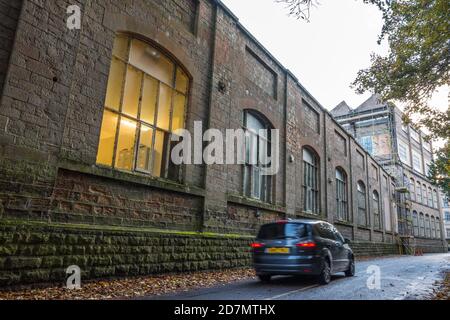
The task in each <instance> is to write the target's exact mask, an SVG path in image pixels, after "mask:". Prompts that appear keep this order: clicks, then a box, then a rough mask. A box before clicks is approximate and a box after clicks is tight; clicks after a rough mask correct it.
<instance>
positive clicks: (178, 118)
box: [172, 94, 186, 132]
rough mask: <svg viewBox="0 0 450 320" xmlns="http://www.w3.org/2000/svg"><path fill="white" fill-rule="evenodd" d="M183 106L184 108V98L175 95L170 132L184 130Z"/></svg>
mask: <svg viewBox="0 0 450 320" xmlns="http://www.w3.org/2000/svg"><path fill="white" fill-rule="evenodd" d="M185 106H186V97H185V96H183V95H181V94H176V95H175V103H174V106H173V115H172V132H173V131H175V130H177V129H182V128H184V113H185V112H184V108H185Z"/></svg>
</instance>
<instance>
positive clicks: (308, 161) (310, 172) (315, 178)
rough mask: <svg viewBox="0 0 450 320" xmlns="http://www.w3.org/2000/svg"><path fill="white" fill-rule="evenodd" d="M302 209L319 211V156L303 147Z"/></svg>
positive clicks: (312, 211)
mask: <svg viewBox="0 0 450 320" xmlns="http://www.w3.org/2000/svg"><path fill="white" fill-rule="evenodd" d="M303 194H304V199H303V209H304V211H305V212H309V213H313V214H318V213H319V210H320V209H319V157H318V156H317V155H316V153H315V152H313V151H312V150H311V149H309V148H303Z"/></svg>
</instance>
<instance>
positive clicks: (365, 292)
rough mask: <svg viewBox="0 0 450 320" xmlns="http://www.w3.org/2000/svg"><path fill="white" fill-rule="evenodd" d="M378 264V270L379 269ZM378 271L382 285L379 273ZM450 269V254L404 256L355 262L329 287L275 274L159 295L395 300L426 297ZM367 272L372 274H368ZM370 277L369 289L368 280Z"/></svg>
mask: <svg viewBox="0 0 450 320" xmlns="http://www.w3.org/2000/svg"><path fill="white" fill-rule="evenodd" d="M377 267H378V268H379V269H377ZM374 270H375V272H376V271H377V270H379V275H380V277H379V280H380V281H379V282H378V283H379V286H377V281H376V279H377V278H376V273H374ZM445 270H447V271H448V270H450V254H429V255H424V256H420V257H411V256H401V257H390V258H380V259H373V260H367V261H361V262H357V263H356V275H355V277H353V278H346V277H344V275H343V274H342V275H341V274H337V275H336V276H334V277H333V281H332V282H331V283H330V284H329V285H327V286H320V285H317V283H316V282H315V279H314V278H299V277H286V276H283V277H281V276H280V277H274V278H273V279H272V281H271V282H270V283H268V284H265V283H261V282H259V281H258V280H254V279H251V280H245V281H241V282H237V283H231V284H227V285H222V286H217V287H212V288H205V289H198V290H192V291H187V292H182V293H178V294H175V295H166V296H160V297H156V298H155V297H146V298H144V299H158V300H160V299H161V300H167V299H170V300H335V299H337V300H394V299H397V300H399V299H423V298H424V297H425V296H426V295H427V294H429V293H431V292H432V289H433V285H434V284H435V282H436V280H440V279H442V276H443V271H445ZM368 271H369V272H370V273H368ZM368 280H369V284H370V288H369V287H368V285H367V283H368Z"/></svg>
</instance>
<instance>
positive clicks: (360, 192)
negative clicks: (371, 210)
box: [356, 180, 369, 227]
mask: <svg viewBox="0 0 450 320" xmlns="http://www.w3.org/2000/svg"><path fill="white" fill-rule="evenodd" d="M356 189H357V204H358V225H360V226H363V227H367V226H368V225H369V221H368V220H369V219H368V218H367V188H366V185H365V183H364V182H363V181H361V180H360V181H358V182H357V188H356ZM362 199H364V201H362ZM362 205H364V206H362ZM362 218H364V222H362Z"/></svg>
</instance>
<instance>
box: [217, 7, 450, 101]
mask: <svg viewBox="0 0 450 320" xmlns="http://www.w3.org/2000/svg"><path fill="white" fill-rule="evenodd" d="M222 1H223V2H224V3H225V5H227V6H228V7H229V8H230V9H231V10H232V11H233V12H234V13H235V14H236V16H237V17H238V18H239V20H240V22H241V23H242V24H243V25H244V26H245V27H246V28H247V29H248V30H249V31H250V32H251V33H252V34H253V35H254V36H255V37H256V38H257V39H258V40H259V41H260V42H261V43H262V44H263V45H264V46H265V47H266V48H267V49H268V50H269V51H270V52H271V53H272V54H273V55H274V56H275V57H276V58H277V59H278V60H279V61H280V62H281V63H282V64H283V65H284V66H285V67H286V68H288V69H289V70H290V71H291V72H292V73H294V74H295V75H296V76H297V78H298V79H299V80H300V82H301V83H302V84H303V85H304V86H305V87H306V89H308V91H310V92H311V94H312V95H313V96H314V97H315V98H316V99H317V100H318V101H319V102H320V103H321V104H322V105H323V106H324V107H325V108H327V109H330V110H331V109H332V108H334V107H335V106H336V105H337V104H338V103H340V102H341V101H342V100H345V101H347V103H348V104H349V105H350V107H352V108H356V107H357V106H359V105H360V104H361V103H362V102H364V101H365V100H366V99H367V98H368V97H369V96H370V94H369V93H366V94H364V95H358V94H356V93H355V91H354V90H353V89H351V88H350V84H351V82H353V80H354V79H355V78H356V74H357V72H358V70H360V69H363V68H367V67H369V66H370V53H371V52H376V53H380V54H386V53H387V52H388V51H387V44H386V43H384V44H382V45H381V46H379V45H378V44H377V40H378V36H379V34H380V32H381V27H382V24H383V21H382V16H381V13H380V12H379V11H378V9H377V8H376V7H375V6H372V5H368V4H364V3H363V1H362V0H339V1H337V0H319V1H320V4H319V5H318V7H316V8H313V9H312V12H311V18H310V22H309V23H308V22H305V21H303V20H296V19H295V18H294V17H289V16H287V13H288V10H287V9H286V7H285V4H282V3H276V1H275V0H222ZM433 103H434V104H435V105H436V106H437V107H439V108H440V109H444V110H445V109H446V108H447V107H448V89H447V90H441V91H440V92H439V94H438V95H437V96H436V98H434V99H433Z"/></svg>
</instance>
